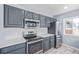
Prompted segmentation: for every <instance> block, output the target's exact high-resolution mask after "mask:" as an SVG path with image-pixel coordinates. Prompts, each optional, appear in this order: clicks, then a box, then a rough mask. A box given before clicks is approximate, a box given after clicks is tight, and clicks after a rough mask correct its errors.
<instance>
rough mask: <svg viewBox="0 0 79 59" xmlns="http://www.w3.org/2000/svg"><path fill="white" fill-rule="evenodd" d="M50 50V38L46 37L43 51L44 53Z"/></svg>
mask: <svg viewBox="0 0 79 59" xmlns="http://www.w3.org/2000/svg"><path fill="white" fill-rule="evenodd" d="M49 49H50V42H49V37H46V38H45V39H44V42H43V50H44V52H45V51H47V50H49Z"/></svg>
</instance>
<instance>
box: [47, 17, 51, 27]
mask: <svg viewBox="0 0 79 59" xmlns="http://www.w3.org/2000/svg"><path fill="white" fill-rule="evenodd" d="M50 22H51V18H50V17H46V27H50Z"/></svg>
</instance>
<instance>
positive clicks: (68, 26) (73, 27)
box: [63, 17, 79, 35]
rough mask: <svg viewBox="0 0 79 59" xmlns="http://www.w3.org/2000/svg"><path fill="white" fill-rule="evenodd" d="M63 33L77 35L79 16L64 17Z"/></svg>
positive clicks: (78, 31) (78, 33) (78, 32)
mask: <svg viewBox="0 0 79 59" xmlns="http://www.w3.org/2000/svg"><path fill="white" fill-rule="evenodd" d="M63 24H64V34H65V35H79V17H73V18H65V19H64V22H63Z"/></svg>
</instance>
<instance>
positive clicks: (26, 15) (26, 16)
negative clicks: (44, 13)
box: [25, 11, 33, 19]
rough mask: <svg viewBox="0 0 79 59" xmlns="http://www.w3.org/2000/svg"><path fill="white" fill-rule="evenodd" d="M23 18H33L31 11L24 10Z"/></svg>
mask: <svg viewBox="0 0 79 59" xmlns="http://www.w3.org/2000/svg"><path fill="white" fill-rule="evenodd" d="M25 18H27V19H33V12H30V11H25Z"/></svg>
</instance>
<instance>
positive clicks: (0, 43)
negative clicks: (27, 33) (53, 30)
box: [0, 34, 54, 48]
mask: <svg viewBox="0 0 79 59" xmlns="http://www.w3.org/2000/svg"><path fill="white" fill-rule="evenodd" d="M53 35H54V34H38V36H40V37H49V36H53ZM24 42H26V40H25V39H24V38H23V37H18V38H15V37H14V38H9V39H6V40H0V48H4V47H8V46H12V45H16V44H20V43H24Z"/></svg>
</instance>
